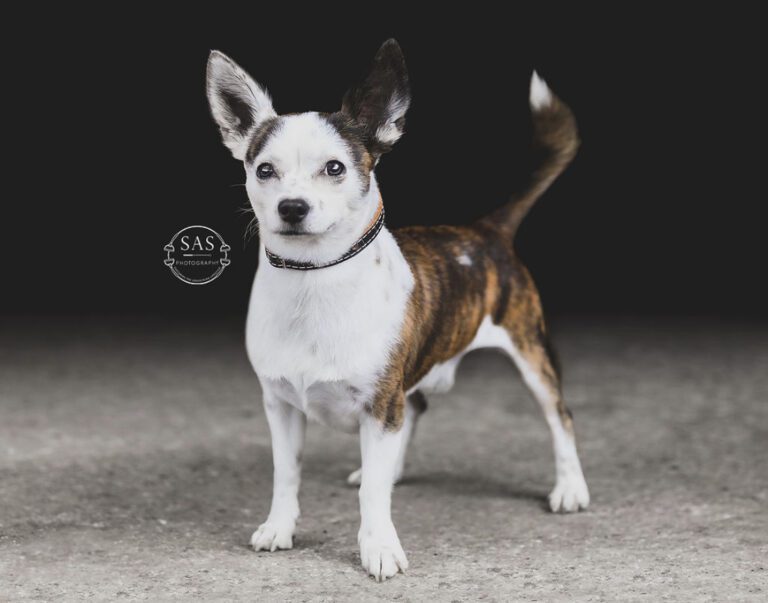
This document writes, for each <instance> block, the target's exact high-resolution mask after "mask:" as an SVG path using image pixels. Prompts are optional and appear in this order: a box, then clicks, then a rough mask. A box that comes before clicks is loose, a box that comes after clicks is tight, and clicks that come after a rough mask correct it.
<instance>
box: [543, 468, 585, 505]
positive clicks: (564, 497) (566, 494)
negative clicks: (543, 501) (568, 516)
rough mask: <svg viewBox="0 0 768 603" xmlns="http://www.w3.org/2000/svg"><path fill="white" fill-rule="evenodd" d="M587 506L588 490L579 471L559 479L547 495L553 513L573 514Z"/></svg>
mask: <svg viewBox="0 0 768 603" xmlns="http://www.w3.org/2000/svg"><path fill="white" fill-rule="evenodd" d="M587 506H589V490H588V489H587V482H586V481H584V476H583V475H582V473H581V472H580V471H579V472H578V473H577V472H573V473H570V474H568V475H567V476H564V477H560V478H558V480H557V484H556V485H555V489H554V490H552V493H551V494H550V495H549V507H550V508H551V509H552V512H553V513H557V512H559V511H562V512H563V513H573V512H574V511H578V510H579V509H586V508H587Z"/></svg>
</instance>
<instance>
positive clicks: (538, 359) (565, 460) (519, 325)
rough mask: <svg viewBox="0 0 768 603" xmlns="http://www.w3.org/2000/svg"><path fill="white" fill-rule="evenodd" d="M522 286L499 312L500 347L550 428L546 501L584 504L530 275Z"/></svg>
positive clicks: (559, 506) (556, 505)
mask: <svg viewBox="0 0 768 603" xmlns="http://www.w3.org/2000/svg"><path fill="white" fill-rule="evenodd" d="M525 289H526V290H527V295H520V296H519V297H518V298H517V299H513V300H512V303H511V304H510V307H509V308H508V309H507V311H506V312H504V319H503V321H502V322H503V324H504V327H505V330H506V331H507V333H508V335H509V338H510V345H509V346H505V348H506V349H507V352H508V353H509V355H510V356H511V357H512V359H513V360H514V362H515V364H516V365H517V367H518V368H519V369H520V373H521V375H522V377H523V380H524V381H525V383H526V385H527V386H528V388H529V389H530V391H531V393H533V395H534V397H535V398H536V400H537V401H538V402H539V405H540V406H541V409H542V411H543V412H544V418H545V419H546V421H547V424H548V425H549V429H550V431H551V433H552V440H553V444H554V449H555V470H556V482H555V488H554V490H552V493H551V494H550V495H549V506H550V508H551V509H552V511H554V512H557V511H564V512H571V511H578V510H579V509H585V508H586V507H587V505H589V490H588V489H587V483H586V481H585V480H584V473H583V472H582V469H581V462H580V461H579V456H578V453H577V452H576V439H575V435H574V431H573V416H572V414H571V412H570V411H569V410H568V408H567V407H566V405H565V401H564V400H563V395H562V391H561V385H560V373H559V370H558V368H557V361H556V358H555V355H554V351H553V349H552V347H551V346H550V344H549V340H548V338H547V333H546V326H545V324H544V318H543V314H542V311H541V305H540V302H539V297H538V294H537V293H536V291H535V289H534V288H533V284H532V281H530V282H528V283H527V287H525Z"/></svg>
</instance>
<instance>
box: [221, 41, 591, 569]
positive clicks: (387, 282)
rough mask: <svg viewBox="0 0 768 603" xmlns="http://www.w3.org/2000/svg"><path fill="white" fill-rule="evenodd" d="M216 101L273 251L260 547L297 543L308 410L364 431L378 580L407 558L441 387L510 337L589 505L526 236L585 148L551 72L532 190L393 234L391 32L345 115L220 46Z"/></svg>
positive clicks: (396, 57) (262, 281)
mask: <svg viewBox="0 0 768 603" xmlns="http://www.w3.org/2000/svg"><path fill="white" fill-rule="evenodd" d="M207 97H208V101H209V104H210V109H211V114H212V116H213V119H214V121H215V122H216V124H217V125H218V127H219V129H220V131H221V136H222V139H223V142H224V144H225V145H226V146H227V147H228V148H229V149H230V151H231V152H232V155H233V156H234V157H235V158H236V159H238V160H240V161H242V162H243V164H244V167H245V174H246V190H247V193H248V197H249V200H250V203H251V205H252V207H253V211H254V214H255V217H256V219H257V220H258V229H259V240H260V244H259V254H260V261H259V266H258V269H257V271H256V276H255V280H254V284H253V289H252V293H251V298H250V304H249V309H248V318H247V323H246V349H247V353H248V358H249V360H250V362H251V364H252V366H253V368H254V370H255V372H256V374H257V376H258V380H259V383H260V385H261V387H262V390H263V402H264V408H265V413H266V418H267V422H268V423H269V429H270V433H271V440H272V454H273V462H274V484H273V494H272V504H271V510H270V512H269V516H268V517H267V519H266V521H265V522H264V523H263V524H261V525H260V526H259V527H258V529H257V530H256V531H255V532H254V534H253V536H252V538H251V545H252V546H253V548H254V549H255V550H257V551H258V550H269V551H275V550H278V549H290V548H292V546H293V535H294V530H295V528H296V521H297V519H298V517H299V502H298V491H299V483H300V479H301V477H300V471H301V459H302V447H303V441H304V433H305V427H306V420H307V418H310V419H312V420H315V421H319V422H321V423H323V424H326V425H329V426H333V427H337V428H340V429H343V430H346V431H350V432H358V433H359V435H360V447H361V457H362V464H361V467H360V469H358V470H357V471H355V472H353V473H352V474H351V475H350V476H349V478H348V481H349V482H350V483H353V484H359V499H360V515H361V522H360V530H359V532H358V544H359V547H360V558H361V561H362V565H363V568H364V569H365V570H366V572H368V574H370V575H371V576H373V577H374V578H375V579H376V580H377V581H380V580H384V579H387V578H391V577H392V576H394V575H395V574H397V573H398V572H399V571H403V572H404V571H405V570H406V569H407V567H408V561H407V558H406V555H405V553H404V552H403V548H402V546H401V544H400V539H399V537H398V535H397V532H396V530H395V526H394V524H393V522H392V517H391V494H392V489H393V485H394V484H395V483H396V482H397V481H398V480H399V479H400V478H401V477H402V475H403V467H404V464H405V456H406V449H407V447H408V441H409V439H410V436H411V434H412V433H413V430H414V427H415V425H416V422H417V420H418V418H419V416H420V415H421V414H422V413H423V412H424V411H425V409H426V398H425V394H426V393H430V392H444V391H447V390H448V389H450V387H451V386H452V385H453V382H454V375H455V372H456V369H457V366H458V365H459V362H460V361H461V359H462V357H463V356H464V355H465V354H467V353H468V352H470V351H472V350H475V349H478V348H497V349H500V350H501V351H503V352H504V353H506V354H507V355H508V356H509V357H510V358H511V359H512V360H513V361H514V363H515V364H516V365H517V367H518V368H519V370H520V373H521V374H522V377H523V379H524V381H525V383H526V384H527V386H528V388H529V389H530V391H531V392H532V394H533V396H534V397H535V398H536V400H538V402H539V404H540V405H541V408H542V410H543V412H544V417H545V419H546V421H547V423H548V425H549V428H550V430H551V433H552V439H553V443H554V451H555V467H556V482H555V487H554V490H552V492H551V494H550V495H549V505H550V507H551V509H552V511H554V512H558V511H562V512H572V511H578V510H579V509H584V508H586V507H587V505H588V504H589V492H588V489H587V484H586V482H585V480H584V475H583V472H582V469H581V463H580V461H579V457H578V454H577V451H576V443H575V438H574V432H573V420H572V415H571V413H570V412H569V410H568V408H567V407H566V405H565V402H564V401H563V397H562V394H561V388H560V377H559V372H558V369H557V364H556V361H555V357H554V354H553V350H552V348H551V346H550V343H549V340H548V335H547V328H546V326H545V323H544V317H543V314H542V309H541V303H540V300H539V295H538V293H537V290H536V287H535V285H534V283H533V280H532V279H531V276H530V274H529V272H528V270H527V269H526V268H525V266H523V264H522V263H521V262H520V260H519V259H518V258H517V256H516V255H515V252H514V249H513V241H514V236H515V232H516V231H517V229H518V226H519V225H520V223H521V221H522V219H523V217H524V216H525V215H526V213H527V212H528V210H529V209H530V208H531V206H532V205H533V204H534V203H535V201H536V200H537V199H538V198H539V197H540V196H541V194H542V193H543V192H544V191H545V190H546V189H547V188H548V187H549V185H550V184H551V183H552V182H553V180H555V178H556V177H557V176H558V175H559V174H560V173H561V172H562V171H563V170H564V169H565V168H566V166H567V165H568V164H569V163H570V161H571V160H572V159H573V157H574V156H575V154H576V151H577V148H578V146H579V138H578V134H577V129H576V122H575V120H574V117H573V115H572V113H571V110H570V109H569V108H568V107H567V106H566V105H565V103H563V102H562V101H561V100H560V99H559V98H558V97H556V96H555V95H554V94H553V93H552V91H551V90H550V88H549V87H548V86H547V84H546V83H545V82H544V81H543V80H542V79H541V78H540V77H539V76H538V75H537V73H536V72H535V71H534V72H533V74H532V77H531V83H530V105H531V112H532V122H533V131H534V140H533V143H534V147H535V151H536V153H537V155H536V156H537V157H539V158H540V161H539V163H538V165H537V166H536V168H535V169H534V170H533V171H532V173H531V174H530V177H529V179H528V181H527V184H526V185H525V186H524V188H523V190H522V192H520V193H518V194H516V195H514V196H513V198H512V199H511V200H510V201H509V202H508V203H507V204H506V205H504V206H502V207H500V208H499V209H497V210H496V211H494V212H493V213H491V214H490V215H488V216H486V217H484V218H482V219H480V220H478V221H477V222H475V223H474V224H472V225H469V226H438V227H408V228H403V229H399V230H396V231H390V230H388V229H387V228H386V226H385V225H384V206H383V202H382V198H381V195H380V193H379V187H378V185H377V182H376V176H375V174H374V168H375V167H376V165H377V163H378V162H379V160H380V159H381V157H382V155H384V154H385V153H387V152H388V151H390V150H391V149H392V147H393V146H394V144H395V143H396V142H397V140H398V139H399V138H400V137H401V136H402V134H403V132H404V125H405V115H406V112H407V111H408V107H409V104H410V102H411V94H410V88H409V83H408V73H407V70H406V66H405V60H404V58H403V54H402V51H401V49H400V46H399V45H398V43H397V42H396V41H395V40H388V41H386V42H385V43H384V44H383V45H382V46H381V48H380V49H379V51H378V52H377V54H376V56H375V58H374V61H373V64H372V66H371V69H370V72H369V73H368V75H367V77H365V79H364V80H363V81H362V82H361V83H360V84H358V85H356V86H354V87H352V88H351V89H350V90H349V91H347V93H346V94H345V95H344V97H343V100H342V103H341V109H340V110H339V111H337V112H335V113H319V112H306V113H297V114H290V115H282V116H278V114H277V113H276V112H275V110H274V108H273V106H272V101H271V99H270V96H269V95H268V93H267V92H266V90H265V89H264V88H262V87H261V86H260V85H259V84H257V83H256V82H255V81H254V80H253V79H252V78H251V77H250V76H249V75H248V74H247V73H246V72H245V71H244V70H243V69H242V68H241V67H239V66H238V65H237V64H236V63H235V62H234V61H232V60H231V59H230V58H229V57H227V56H226V55H224V54H222V53H221V52H218V51H212V52H211V54H210V57H209V60H208V66H207Z"/></svg>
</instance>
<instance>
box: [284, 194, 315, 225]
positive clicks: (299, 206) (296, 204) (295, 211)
mask: <svg viewBox="0 0 768 603" xmlns="http://www.w3.org/2000/svg"><path fill="white" fill-rule="evenodd" d="M277 213H279V214H280V217H281V218H282V219H283V220H285V221H286V222H288V223H289V224H298V223H299V222H301V221H302V220H303V219H304V216H306V215H307V214H308V213H309V203H307V202H306V201H304V199H283V200H282V201H280V203H278V204H277Z"/></svg>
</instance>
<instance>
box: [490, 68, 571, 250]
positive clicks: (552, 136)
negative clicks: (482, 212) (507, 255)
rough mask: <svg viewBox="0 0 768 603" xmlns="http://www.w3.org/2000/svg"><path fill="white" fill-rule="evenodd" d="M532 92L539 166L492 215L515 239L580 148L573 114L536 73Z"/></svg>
mask: <svg viewBox="0 0 768 603" xmlns="http://www.w3.org/2000/svg"><path fill="white" fill-rule="evenodd" d="M530 90H531V91H530V103H531V111H532V119H533V152H534V154H535V157H536V159H537V161H538V163H537V165H536V167H535V168H534V169H533V171H532V172H531V174H530V177H529V178H528V181H527V183H526V186H525V188H524V189H523V190H522V191H521V192H519V193H516V194H514V195H513V196H512V198H511V199H510V200H509V201H508V202H507V203H506V205H504V206H502V207H500V208H499V209H497V210H496V211H495V212H494V213H493V214H491V215H490V216H489V218H490V219H491V220H492V221H493V222H494V223H495V224H496V225H497V226H498V227H500V228H502V230H504V231H505V232H506V233H508V234H509V235H510V236H514V234H515V233H516V232H517V228H518V227H519V226H520V223H521V222H522V221H523V218H524V217H525V216H526V214H527V213H528V210H530V209H531V207H533V204H534V203H536V200H537V199H538V198H539V197H540V196H541V195H542V194H543V193H544V191H546V190H547V188H549V185H550V184H552V182H553V181H554V180H555V178H557V177H558V176H559V175H560V174H561V173H562V171H563V170H564V169H565V168H566V167H567V166H568V164H569V163H570V162H571V160H572V159H573V158H574V156H575V155H576V151H577V149H578V148H579V135H578V130H577V128H576V120H575V119H574V117H573V113H571V110H570V109H569V108H568V105H566V104H565V103H564V102H562V101H561V100H560V99H559V98H557V96H555V95H554V94H553V93H552V91H551V90H550V89H549V87H548V86H547V84H546V83H545V82H544V80H542V79H541V78H540V77H539V75H538V74H537V73H536V72H535V71H534V72H533V75H532V76H531V89H530Z"/></svg>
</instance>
